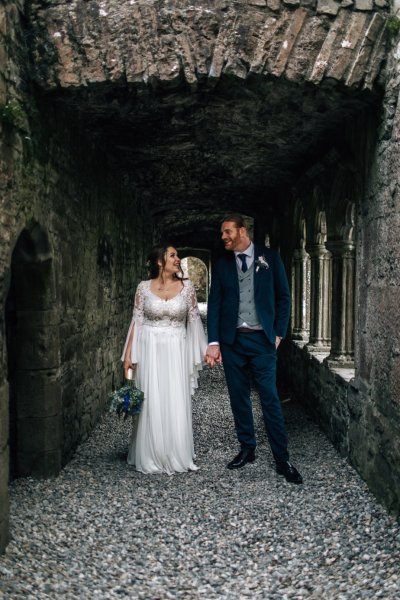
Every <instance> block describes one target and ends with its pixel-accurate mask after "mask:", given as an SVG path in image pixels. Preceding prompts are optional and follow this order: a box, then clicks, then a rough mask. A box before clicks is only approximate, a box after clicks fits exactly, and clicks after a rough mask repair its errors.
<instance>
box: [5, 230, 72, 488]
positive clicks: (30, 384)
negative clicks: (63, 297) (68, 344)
mask: <svg viewBox="0 0 400 600" xmlns="http://www.w3.org/2000/svg"><path fill="white" fill-rule="evenodd" d="M55 287H56V286H55V278H54V266H53V257H52V252H51V247H50V243H49V239H48V236H47V233H46V231H45V230H44V229H43V228H42V227H41V226H40V225H39V224H38V223H37V222H31V223H30V224H29V225H28V226H27V227H26V228H25V229H24V230H23V231H22V232H21V234H20V236H19V238H18V240H17V243H16V245H15V248H14V251H13V254H12V260H11V278H10V287H9V291H8V295H7V299H6V305H5V322H6V346H7V358H8V382H9V407H10V409H9V410H10V428H9V444H10V477H11V478H15V477H19V476H27V475H33V476H37V477H45V476H49V475H54V474H56V473H57V472H58V471H59V469H60V466H61V440H62V432H61V422H62V421H61V414H62V410H61V391H60V383H59V367H60V352H59V314H58V310H57V303H56V290H55Z"/></svg>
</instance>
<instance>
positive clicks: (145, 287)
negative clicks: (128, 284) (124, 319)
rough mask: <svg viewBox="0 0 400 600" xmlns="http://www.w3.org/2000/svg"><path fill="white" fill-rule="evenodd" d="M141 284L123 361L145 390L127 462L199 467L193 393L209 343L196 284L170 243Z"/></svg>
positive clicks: (163, 469) (146, 467) (154, 467)
mask: <svg viewBox="0 0 400 600" xmlns="http://www.w3.org/2000/svg"><path fill="white" fill-rule="evenodd" d="M148 265H149V271H150V279H149V280H147V281H142V282H140V283H139V285H138V287H137V290H136V294H135V301H134V309H133V318H132V322H131V325H130V327H129V331H128V335H127V338H126V342H125V347H124V351H123V354H122V360H123V361H124V372H125V377H126V378H127V376H128V369H130V368H134V367H136V377H135V379H136V386H137V387H138V388H139V389H141V390H142V391H143V392H144V402H143V405H142V411H141V413H140V415H139V418H138V419H135V421H134V427H133V431H132V438H131V441H130V448H129V453H128V464H130V465H135V466H136V470H137V471H141V472H142V473H168V474H169V475H171V474H172V473H174V472H184V471H195V470H197V468H198V467H197V466H196V465H195V464H194V462H193V460H194V447H193V431H192V407H191V395H192V394H193V392H194V390H195V388H196V387H197V374H198V371H199V370H201V368H202V361H203V357H204V355H205V350H206V346H207V342H206V337H205V334H204V330H203V326H202V323H201V319H200V315H199V310H198V306H197V300H196V293H195V290H194V287H193V285H192V283H191V282H190V281H189V280H185V279H183V277H182V275H183V274H182V269H181V264H180V259H179V257H178V253H177V251H176V249H175V248H173V247H172V246H167V247H158V248H154V249H153V251H152V252H151V254H150V256H149V261H148Z"/></svg>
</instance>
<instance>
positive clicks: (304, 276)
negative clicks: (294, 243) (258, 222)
mask: <svg viewBox="0 0 400 600" xmlns="http://www.w3.org/2000/svg"><path fill="white" fill-rule="evenodd" d="M309 277H310V257H309V256H308V254H307V252H306V251H305V249H304V248H299V249H298V250H295V251H294V253H293V284H292V285H293V295H292V297H293V329H292V338H293V339H294V340H302V341H308V339H309V336H310V282H309Z"/></svg>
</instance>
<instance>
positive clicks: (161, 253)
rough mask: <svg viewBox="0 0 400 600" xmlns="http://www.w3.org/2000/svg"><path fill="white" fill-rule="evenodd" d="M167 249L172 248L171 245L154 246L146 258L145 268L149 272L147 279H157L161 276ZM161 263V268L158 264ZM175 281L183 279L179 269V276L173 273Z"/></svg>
mask: <svg viewBox="0 0 400 600" xmlns="http://www.w3.org/2000/svg"><path fill="white" fill-rule="evenodd" d="M168 248H174V246H172V245H171V244H165V246H154V248H153V249H152V251H151V252H150V254H149V256H148V257H147V263H146V264H147V268H148V270H149V279H157V277H158V276H159V275H162V273H163V271H164V268H165V255H166V253H167V250H168ZM159 262H160V263H161V267H160V265H159V264H158V263H159ZM174 277H176V279H183V271H182V269H180V273H179V275H178V274H177V273H175V275H174Z"/></svg>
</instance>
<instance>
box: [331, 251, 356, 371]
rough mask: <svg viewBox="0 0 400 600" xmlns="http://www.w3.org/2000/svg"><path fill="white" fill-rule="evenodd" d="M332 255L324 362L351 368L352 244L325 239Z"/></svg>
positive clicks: (352, 353)
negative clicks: (328, 332)
mask: <svg viewBox="0 0 400 600" xmlns="http://www.w3.org/2000/svg"><path fill="white" fill-rule="evenodd" d="M327 248H328V250H329V251H330V252H331V255H332V327H331V334H332V344H331V352H330V355H329V357H328V359H327V361H328V363H329V364H331V365H332V366H335V367H347V368H351V367H354V281H355V244H354V242H351V241H337V242H328V243H327Z"/></svg>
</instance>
